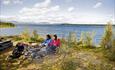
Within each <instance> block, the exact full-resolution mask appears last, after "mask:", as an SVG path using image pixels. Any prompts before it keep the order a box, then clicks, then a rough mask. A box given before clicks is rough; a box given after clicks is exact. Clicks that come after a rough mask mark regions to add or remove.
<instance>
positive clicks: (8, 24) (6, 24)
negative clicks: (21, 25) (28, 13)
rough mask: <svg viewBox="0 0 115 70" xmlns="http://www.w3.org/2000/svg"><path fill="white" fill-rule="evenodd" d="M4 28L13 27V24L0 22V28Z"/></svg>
mask: <svg viewBox="0 0 115 70" xmlns="http://www.w3.org/2000/svg"><path fill="white" fill-rule="evenodd" d="M5 27H15V24H13V23H11V22H1V21H0V28H5Z"/></svg>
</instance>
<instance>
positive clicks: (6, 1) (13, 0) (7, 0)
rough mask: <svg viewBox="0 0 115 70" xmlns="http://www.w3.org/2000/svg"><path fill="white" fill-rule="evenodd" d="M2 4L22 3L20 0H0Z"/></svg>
mask: <svg viewBox="0 0 115 70" xmlns="http://www.w3.org/2000/svg"><path fill="white" fill-rule="evenodd" d="M1 2H2V4H4V5H9V4H22V3H23V1H22V0H1Z"/></svg>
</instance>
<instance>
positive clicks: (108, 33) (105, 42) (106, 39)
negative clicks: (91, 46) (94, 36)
mask: <svg viewBox="0 0 115 70" xmlns="http://www.w3.org/2000/svg"><path fill="white" fill-rule="evenodd" d="M101 46H102V47H104V48H110V47H112V23H111V22H108V23H107V25H106V27H105V33H104V36H103V38H102V41H101Z"/></svg>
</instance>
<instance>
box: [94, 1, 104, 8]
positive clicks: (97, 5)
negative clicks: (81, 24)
mask: <svg viewBox="0 0 115 70" xmlns="http://www.w3.org/2000/svg"><path fill="white" fill-rule="evenodd" d="M101 5H102V2H98V3H96V4H95V5H94V6H93V8H98V7H101Z"/></svg>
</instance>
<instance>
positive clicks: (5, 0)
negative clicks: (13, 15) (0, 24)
mask: <svg viewBox="0 0 115 70" xmlns="http://www.w3.org/2000/svg"><path fill="white" fill-rule="evenodd" d="M10 2H11V1H10V0H4V1H3V2H2V3H3V4H4V5H8V4H10Z"/></svg>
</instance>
